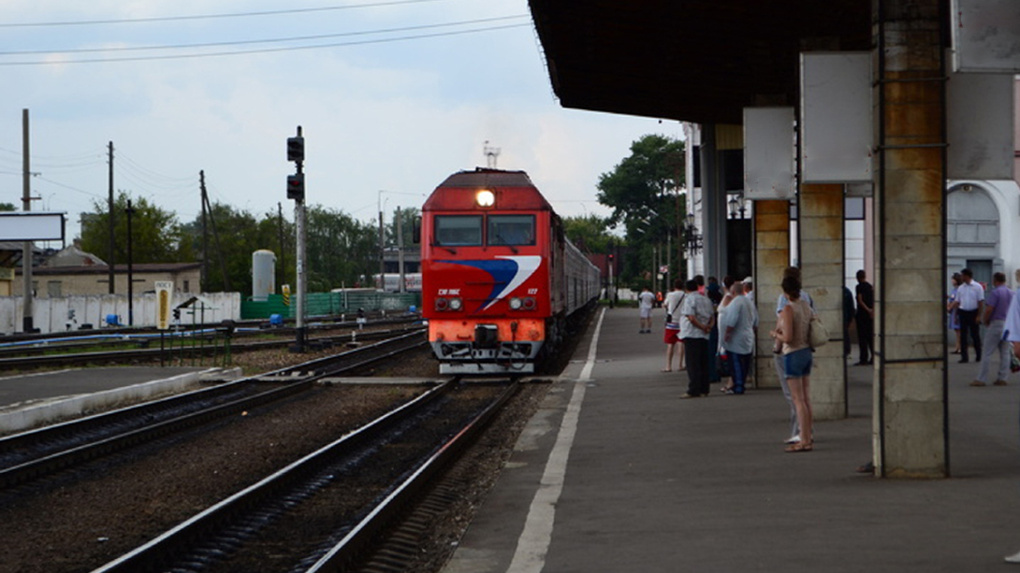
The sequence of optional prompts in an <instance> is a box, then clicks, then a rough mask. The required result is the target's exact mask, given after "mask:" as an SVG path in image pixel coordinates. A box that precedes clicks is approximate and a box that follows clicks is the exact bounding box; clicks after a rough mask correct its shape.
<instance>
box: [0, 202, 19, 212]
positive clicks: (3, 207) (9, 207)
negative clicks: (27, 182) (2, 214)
mask: <svg viewBox="0 0 1020 573" xmlns="http://www.w3.org/2000/svg"><path fill="white" fill-rule="evenodd" d="M17 210H18V209H17V207H15V206H14V203H0V211H17Z"/></svg>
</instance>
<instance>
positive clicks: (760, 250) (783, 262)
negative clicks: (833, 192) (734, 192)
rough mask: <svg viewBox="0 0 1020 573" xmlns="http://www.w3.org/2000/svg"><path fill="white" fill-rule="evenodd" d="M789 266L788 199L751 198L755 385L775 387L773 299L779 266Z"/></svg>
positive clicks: (776, 293) (779, 289) (777, 291)
mask: <svg viewBox="0 0 1020 573" xmlns="http://www.w3.org/2000/svg"><path fill="white" fill-rule="evenodd" d="M788 266H790V202H789V201H787V200H785V199H782V200H775V201H755V202H754V303H755V305H756V306H757V307H758V319H759V320H758V322H759V324H758V334H757V343H756V345H755V355H754V379H755V384H756V387H758V388H779V386H780V384H779V376H778V375H777V374H776V369H775V366H773V354H772V342H773V341H772V338H770V337H769V331H770V330H772V328H774V327H775V325H776V299H778V298H779V295H780V294H781V293H782V292H783V287H782V281H783V269H785V268H786V267H788Z"/></svg>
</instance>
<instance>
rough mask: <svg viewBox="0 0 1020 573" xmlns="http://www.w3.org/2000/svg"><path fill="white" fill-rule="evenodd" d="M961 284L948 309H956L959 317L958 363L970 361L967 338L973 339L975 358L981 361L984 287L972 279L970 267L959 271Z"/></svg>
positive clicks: (972, 274)
mask: <svg viewBox="0 0 1020 573" xmlns="http://www.w3.org/2000/svg"><path fill="white" fill-rule="evenodd" d="M960 275H962V276H963V284H961V285H960V286H959V287H957V289H956V300H954V301H953V304H951V305H950V310H952V309H953V308H955V309H957V310H956V314H957V316H959V317H960V363H961V364H965V363H967V362H969V361H970V359H969V356H968V354H967V339H968V338H973V339H974V352H975V360H977V361H978V362H980V361H981V313H982V310H984V305H985V287H983V286H981V283H979V282H977V281H975V280H974V273H972V272H971V270H970V269H963V270H962V271H960Z"/></svg>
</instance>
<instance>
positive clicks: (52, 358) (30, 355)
mask: <svg viewBox="0 0 1020 573" xmlns="http://www.w3.org/2000/svg"><path fill="white" fill-rule="evenodd" d="M402 322H404V323H406V322H407V321H402ZM421 331H422V327H420V326H406V327H403V328H395V329H389V330H358V329H357V327H356V326H355V327H354V329H348V330H344V331H343V332H341V333H335V334H327V335H321V336H312V337H310V338H308V339H307V340H306V344H307V345H308V346H309V347H312V348H315V347H332V346H336V345H341V344H346V343H349V342H366V341H374V340H383V339H386V338H390V337H393V336H397V335H399V334H401V333H409V332H421ZM271 334H274V335H278V336H279V338H277V339H275V340H257V341H244V340H236V339H232V340H231V341H230V346H229V350H230V352H250V351H258V350H266V349H272V348H287V347H289V346H292V345H293V344H294V339H293V338H285V337H284V336H283V335H284V334H285V333H283V332H281V331H273V332H271ZM182 340H184V339H181V338H176V339H175V340H174V341H173V343H174V344H176V346H173V347H170V348H159V347H158V346H159V344H160V339H159V338H148V339H145V340H144V341H143V342H144V344H142V343H141V342H139V341H138V340H126V339H122V341H120V342H113V344H117V345H121V346H123V345H124V344H134V345H137V344H142V347H140V348H116V349H111V350H97V351H91V352H75V351H74V346H68V345H59V344H58V343H47V344H46V346H37V347H34V348H19V349H15V350H8V351H6V352H0V370H2V369H4V368H33V367H39V366H58V365H59V366H75V365H84V364H97V363H98V364H109V363H112V364H123V363H131V362H138V361H157V360H161V359H167V360H184V359H192V358H196V357H200V356H211V355H213V354H215V353H217V352H223V351H224V348H221V347H220V346H219V344H215V345H214V344H212V343H211V342H210V343H208V344H204V345H201V346H195V345H193V346H188V345H183V344H181V342H182ZM221 342H222V339H221ZM153 344H155V346H156V347H152V346H153ZM90 346H91V347H94V346H95V344H94V343H93V344H90ZM79 347H80V345H79ZM63 351H69V352H64V353H61V352H63ZM14 352H17V353H18V354H19V355H17V356H12V355H9V354H13V353H14ZM43 352H47V353H48V354H44V355H42V354H41V353H43ZM26 353H27V355H26ZM4 354H8V356H4Z"/></svg>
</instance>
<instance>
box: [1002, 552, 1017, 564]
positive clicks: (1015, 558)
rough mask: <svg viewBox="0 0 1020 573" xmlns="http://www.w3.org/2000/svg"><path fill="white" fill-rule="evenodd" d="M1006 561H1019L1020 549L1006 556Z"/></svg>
mask: <svg viewBox="0 0 1020 573" xmlns="http://www.w3.org/2000/svg"><path fill="white" fill-rule="evenodd" d="M1005 561H1006V563H1020V551H1018V552H1016V553H1014V554H1012V555H1010V556H1008V557H1006V559H1005Z"/></svg>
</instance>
